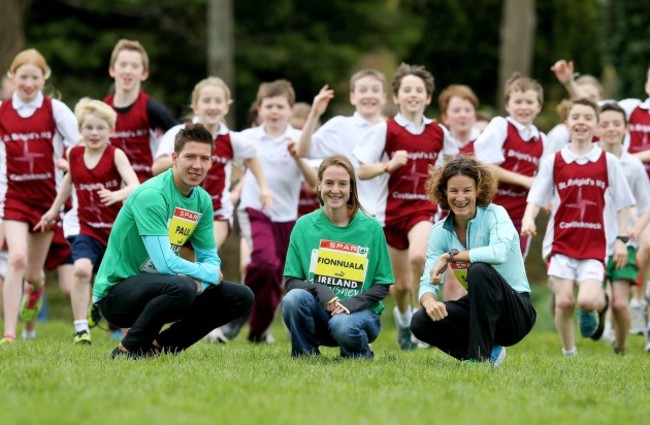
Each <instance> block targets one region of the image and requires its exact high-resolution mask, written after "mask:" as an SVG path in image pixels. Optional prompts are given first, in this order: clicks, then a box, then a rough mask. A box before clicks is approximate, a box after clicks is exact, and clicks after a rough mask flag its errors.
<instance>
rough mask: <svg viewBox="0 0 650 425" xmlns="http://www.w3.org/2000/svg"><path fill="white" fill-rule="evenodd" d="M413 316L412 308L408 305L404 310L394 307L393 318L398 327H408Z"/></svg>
mask: <svg viewBox="0 0 650 425" xmlns="http://www.w3.org/2000/svg"><path fill="white" fill-rule="evenodd" d="M412 317H413V308H412V307H411V306H408V308H407V309H406V311H405V312H403V313H402V312H401V311H399V309H398V308H397V307H395V320H396V321H397V325H398V326H399V327H400V328H408V327H409V326H411V318H412Z"/></svg>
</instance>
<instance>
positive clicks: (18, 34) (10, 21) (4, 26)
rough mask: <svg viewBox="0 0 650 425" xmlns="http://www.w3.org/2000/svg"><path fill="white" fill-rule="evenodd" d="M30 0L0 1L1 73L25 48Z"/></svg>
mask: <svg viewBox="0 0 650 425" xmlns="http://www.w3.org/2000/svg"><path fill="white" fill-rule="evenodd" d="M28 4H29V0H0V11H2V13H0V70H2V71H0V72H1V73H2V74H3V75H4V73H5V72H6V70H8V69H9V65H11V61H12V59H13V57H14V56H15V55H16V53H18V52H19V51H21V50H22V49H23V48H24V47H25V30H24V19H25V16H24V15H25V9H26V8H27V5H28Z"/></svg>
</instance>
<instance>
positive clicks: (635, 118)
mask: <svg viewBox="0 0 650 425" xmlns="http://www.w3.org/2000/svg"><path fill="white" fill-rule="evenodd" d="M627 128H628V131H629V132H630V147H629V148H628V151H629V152H630V153H637V152H643V151H647V150H648V149H650V111H649V110H647V109H643V108H641V107H639V106H637V107H636V108H635V109H634V110H633V111H632V113H631V114H630V119H629V122H628V126H627ZM643 165H644V166H645V170H646V172H647V173H648V177H650V162H644V163H643Z"/></svg>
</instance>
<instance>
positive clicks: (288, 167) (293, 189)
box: [239, 124, 303, 223]
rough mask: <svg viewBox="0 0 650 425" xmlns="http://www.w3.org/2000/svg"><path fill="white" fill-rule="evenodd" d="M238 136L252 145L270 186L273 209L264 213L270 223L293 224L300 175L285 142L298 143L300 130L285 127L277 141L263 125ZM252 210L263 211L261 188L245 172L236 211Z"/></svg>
mask: <svg viewBox="0 0 650 425" xmlns="http://www.w3.org/2000/svg"><path fill="white" fill-rule="evenodd" d="M240 134H241V136H242V137H244V138H245V139H246V140H247V141H248V143H250V144H252V146H254V147H255V149H256V151H257V157H258V159H259V161H260V164H261V165H262V170H263V171H264V176H265V177H266V180H267V181H268V183H269V187H270V189H271V193H272V197H273V207H272V208H271V210H270V211H263V212H264V213H265V214H266V215H267V216H268V217H269V218H270V219H271V221H275V222H278V223H284V222H290V221H294V220H295V219H296V218H297V216H298V199H299V196H300V184H301V182H302V180H303V178H302V173H301V172H300V169H299V168H298V165H297V164H296V161H295V160H294V159H293V157H292V156H291V154H290V153H289V150H288V149H287V143H288V142H289V141H290V140H292V141H298V139H299V138H300V130H296V129H295V128H293V127H291V126H290V125H287V129H286V130H285V132H284V134H283V135H281V136H280V137H278V138H277V139H272V138H270V137H269V136H267V135H266V132H265V130H264V124H262V125H261V126H259V127H254V128H249V129H247V130H244V131H242V132H241V133H240ZM246 208H253V209H256V210H259V211H262V201H261V200H260V187H259V185H258V183H257V180H256V179H255V176H254V175H253V173H252V172H251V170H246V176H245V180H244V187H243V188H242V194H241V201H240V202H239V209H242V210H243V209H246Z"/></svg>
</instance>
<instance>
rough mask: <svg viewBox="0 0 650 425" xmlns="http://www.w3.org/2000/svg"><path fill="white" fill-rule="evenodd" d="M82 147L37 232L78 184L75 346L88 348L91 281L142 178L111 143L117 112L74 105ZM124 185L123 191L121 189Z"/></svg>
mask: <svg viewBox="0 0 650 425" xmlns="http://www.w3.org/2000/svg"><path fill="white" fill-rule="evenodd" d="M75 113H76V115H77V119H78V120H79V128H80V130H81V135H82V137H83V139H82V144H80V145H79V146H75V147H73V148H70V150H69V151H68V159H69V163H70V170H69V172H68V173H67V174H66V175H65V177H64V178H63V181H62V182H61V187H60V188H59V191H58V193H57V196H56V199H55V200H54V202H53V203H52V206H51V207H50V209H49V210H48V211H47V212H46V213H45V214H43V216H42V217H41V219H40V221H39V223H38V224H37V225H36V226H35V227H34V230H38V229H41V230H42V231H45V230H46V229H47V228H48V226H49V225H50V224H51V223H53V222H54V221H55V219H56V218H57V217H58V216H59V214H60V212H61V208H62V207H63V204H64V203H65V202H66V201H67V200H68V198H69V197H70V194H71V192H72V187H73V186H74V189H75V192H76V194H77V201H78V207H77V213H78V215H79V225H80V231H79V235H77V236H76V237H75V238H74V241H73V243H72V258H73V260H74V284H73V286H72V291H71V293H70V300H71V302H72V313H73V316H74V327H75V336H74V343H75V344H90V343H91V339H90V329H89V327H88V320H87V317H88V304H89V303H90V280H91V278H92V275H93V270H96V269H97V268H98V267H99V263H100V262H101V260H102V257H103V255H104V251H106V245H107V244H108V235H109V234H110V231H111V228H112V226H113V222H114V221H115V217H117V213H118V212H119V211H120V207H121V205H122V201H123V200H125V199H126V198H127V196H129V194H130V193H131V192H132V191H133V189H135V188H136V187H137V186H138V184H139V183H138V177H137V176H136V174H135V171H134V170H133V168H132V167H131V164H130V163H129V159H128V158H127V157H126V155H125V154H124V152H123V151H122V150H121V149H118V148H116V147H115V146H113V145H111V144H110V135H111V133H112V132H113V131H114V130H115V121H116V118H117V114H116V113H115V111H113V109H111V107H110V106H108V105H107V104H105V103H103V102H101V101H99V100H91V99H82V100H80V101H79V103H78V104H77V106H76V107H75ZM122 182H124V187H122Z"/></svg>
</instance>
